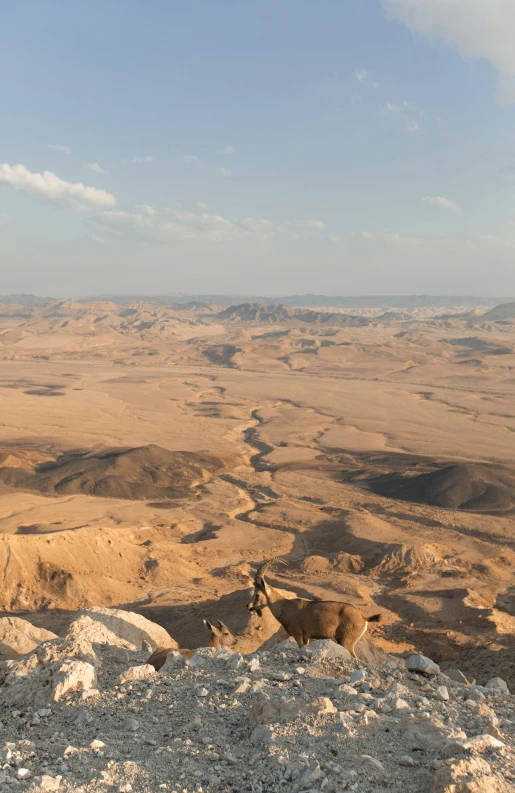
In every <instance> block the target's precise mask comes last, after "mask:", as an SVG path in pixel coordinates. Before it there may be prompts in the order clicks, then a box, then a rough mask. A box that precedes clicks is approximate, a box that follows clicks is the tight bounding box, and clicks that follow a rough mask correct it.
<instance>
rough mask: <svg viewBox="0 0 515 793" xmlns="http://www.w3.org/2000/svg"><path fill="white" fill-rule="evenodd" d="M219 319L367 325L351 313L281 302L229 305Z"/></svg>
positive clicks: (341, 325) (366, 321)
mask: <svg viewBox="0 0 515 793" xmlns="http://www.w3.org/2000/svg"><path fill="white" fill-rule="evenodd" d="M217 319H218V320H220V321H224V320H230V321H233V322H271V323H272V322H273V323H278V322H287V321H288V322H292V321H294V322H297V323H306V324H308V325H322V326H325V325H331V326H336V327H348V326H361V325H368V320H367V319H365V318H364V317H358V316H354V315H351V314H339V313H334V312H330V311H313V310H312V309H307V308H304V309H303V308H291V307H290V306H287V305H285V304H283V303H278V304H276V305H271V306H262V305H260V304H259V303H242V304H241V305H234V306H229V308H226V309H224V310H223V311H221V312H220V313H219V314H217Z"/></svg>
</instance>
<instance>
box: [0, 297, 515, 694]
mask: <svg viewBox="0 0 515 793" xmlns="http://www.w3.org/2000/svg"><path fill="white" fill-rule="evenodd" d="M474 308H475V307H474V306H473V305H471V306H470V308H469V310H464V309H463V307H461V308H460V312H457V311H456V312H454V313H452V312H447V314H446V316H444V317H442V316H441V314H439V312H438V311H437V310H436V309H435V310H434V311H433V312H430V311H429V310H428V311H425V312H418V313H417V312H414V313H413V314H410V313H409V312H405V311H403V312H399V311H389V307H388V306H387V305H385V306H384V307H383V309H382V310H381V311H380V312H379V313H377V312H376V313H375V315H373V312H368V313H369V315H368V316H366V315H365V313H366V312H364V313H363V314H361V315H358V314H357V313H356V312H355V313H354V315H353V316H352V317H350V316H349V315H348V314H346V313H345V312H343V311H341V310H338V311H334V312H332V311H330V310H325V311H324V312H322V311H315V310H312V309H310V310H309V311H308V310H306V309H291V308H287V307H268V308H266V307H259V310H257V309H255V308H253V307H252V306H251V307H250V308H249V307H248V306H244V307H243V308H239V309H233V310H229V309H227V308H221V307H217V306H214V305H211V306H207V307H206V306H201V305H196V304H195V305H192V306H189V307H183V308H181V310H178V309H177V308H175V309H174V308H171V307H169V306H167V305H161V304H160V305H157V304H150V303H146V304H145V303H141V304H131V305H123V306H117V305H114V304H110V303H96V304H95V303H87V304H79V303H73V302H71V301H67V302H64V303H55V304H50V305H49V306H43V307H41V306H32V307H27V306H12V305H9V306H8V305H4V306H2V307H1V309H2V310H1V312H0V397H1V404H2V414H1V420H0V531H1V534H0V570H1V571H2V583H3V586H2V593H1V601H2V602H1V604H0V605H1V608H2V609H3V610H4V612H6V613H11V612H16V613H19V614H20V615H23V616H27V614H28V618H29V619H30V620H31V621H32V622H33V623H34V624H38V625H42V626H44V627H48V628H49V629H51V630H54V629H56V628H59V627H60V626H61V627H62V625H64V624H65V623H66V619H67V613H68V612H69V611H72V610H75V609H76V608H78V607H81V606H85V605H129V604H130V605H131V608H133V609H135V610H139V611H141V613H143V614H145V615H146V616H149V617H150V618H151V619H155V620H157V621H159V622H161V623H162V624H163V625H164V626H165V627H166V628H167V629H168V630H169V631H170V633H171V634H172V635H173V636H174V637H175V638H176V639H177V640H178V641H179V642H180V643H181V644H182V645H183V646H190V647H191V646H195V645H197V644H201V643H202V642H203V641H204V640H205V631H204V629H203V626H202V617H204V616H208V617H209V616H211V617H213V618H216V617H218V618H220V619H223V620H224V621H226V622H227V623H228V624H229V626H230V627H231V629H232V630H233V631H234V632H240V633H241V632H242V631H244V630H246V629H247V630H248V627H249V620H250V617H249V614H248V612H247V611H246V609H245V603H246V600H247V597H248V587H249V580H250V579H249V573H252V569H253V565H254V563H255V562H257V561H261V560H263V559H264V558H268V557H271V556H274V555H279V554H280V555H283V556H284V557H285V558H286V559H287V560H288V561H289V567H288V568H283V567H279V566H278V567H277V568H276V570H275V572H274V573H273V574H272V580H274V581H275V582H276V583H277V584H278V585H280V586H282V587H286V588H287V587H291V588H293V589H295V591H297V592H299V593H302V594H304V595H307V596H313V597H323V598H335V599H343V600H349V601H351V602H353V603H354V604H355V605H357V606H359V607H360V608H362V609H363V611H364V612H365V613H366V614H371V613H374V612H377V611H378V610H379V611H381V612H382V614H383V615H384V624H383V626H381V627H379V628H374V640H375V641H376V642H377V643H378V644H380V645H382V646H383V647H384V648H385V649H388V650H390V651H394V652H404V651H408V650H417V651H426V652H428V653H429V652H430V651H431V650H430V648H431V642H433V641H434V640H435V639H442V640H443V641H444V642H445V645H446V648H447V652H448V655H449V659H450V658H451V657H452V656H453V654H456V655H457V656H458V658H457V660H454V661H451V660H449V661H448V663H449V664H452V665H456V664H458V665H459V666H460V668H461V669H463V670H464V671H467V670H469V671H471V672H472V673H474V674H475V675H476V676H477V677H478V678H479V677H484V676H485V675H487V678H488V677H493V676H494V675H495V674H500V675H501V676H502V677H504V678H505V679H507V680H510V676H511V678H514V677H515V668H514V666H513V663H512V661H511V658H512V656H513V650H514V649H515V585H514V583H513V576H514V572H515V510H514V509H513V506H512V505H513V504H514V503H515V493H514V492H513V482H515V473H514V471H515V436H514V433H515V306H513V304H512V306H511V308H510V307H509V306H508V307H507V306H503V307H502V309H494V310H490V309H489V310H488V311H487V313H486V314H485V315H484V316H483V314H481V313H478V312H477V311H474ZM138 447H146V449H147V451H145V450H141V449H139V450H138V452H137V453H133V452H130V455H129V457H128V458H127V457H123V461H125V462H124V464H123V466H122V467H121V468H120V460H121V459H122V458H120V457H119V455H120V454H122V452H123V453H124V454H125V453H126V452H127V451H128V450H131V449H134V448H138ZM149 448H150V452H149V451H148V449H149ZM185 452H187V453H188V455H187V456H184V454H181V453H185ZM106 453H108V454H111V455H115V457H116V460H114V457H110V458H109V459H108V462H107V463H106V458H105V454H106ZM117 455H118V456H117ZM131 455H132V456H131ZM113 460H114V462H113ZM127 460H129V462H130V465H129V467H128V468H127V465H126V463H127ZM131 461H132V462H131ZM186 463H187V465H186ZM471 464H473V465H471ZM124 466H125V467H124ZM134 466H135V467H134ZM448 469H452V477H451V479H452V482H450V480H449V479H448V478H446V477H448V473H447V472H448ZM442 472H443V473H442ZM165 474H166V476H165ZM113 477H117V479H116V481H115V482H114V484H113V481H114V480H113ZM417 477H418V479H417ZM424 477H425V478H424ZM428 477H429V479H428ZM442 477H443V478H442ZM415 479H416V481H415ZM411 480H413V481H411ZM435 481H436V483H437V484H436V485H435ZM127 483H128V484H127ZM177 483H179V484H177ZM125 485H126V486H125ZM451 491H452V492H451ZM449 493H451V495H449ZM435 494H436V495H435ZM442 494H443V495H442ZM467 494H468V495H467ZM252 620H253V621H254V622H253V623H252V625H253V632H252V631H251V632H250V634H249V635H250V636H251V637H252V641H251V644H252V642H253V643H254V647H258V646H259V645H260V644H262V643H263V642H264V641H265V640H266V639H268V638H269V636H270V635H271V634H272V633H273V632H274V631H275V630H276V628H277V625H276V624H275V623H273V621H272V620H270V619H268V618H265V619H264V620H263V621H262V622H259V619H258V618H257V617H252ZM250 649H252V647H251V648H250ZM435 660H441V659H436V658H435ZM443 666H444V667H445V663H443ZM513 682H515V680H514V681H513Z"/></svg>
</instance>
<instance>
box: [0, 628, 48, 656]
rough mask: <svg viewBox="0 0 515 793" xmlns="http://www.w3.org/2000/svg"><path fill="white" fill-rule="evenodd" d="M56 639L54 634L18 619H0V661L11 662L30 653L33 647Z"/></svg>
mask: <svg viewBox="0 0 515 793" xmlns="http://www.w3.org/2000/svg"><path fill="white" fill-rule="evenodd" d="M50 639H57V636H56V635H55V633H52V632H51V631H46V630H45V629H44V628H37V627H36V626H35V625H31V623H30V622H27V620H22V619H20V618H19V617H2V618H1V619H0V660H2V661H12V660H15V659H17V658H20V657H21V656H22V655H26V654H27V653H30V652H32V650H34V648H35V647H38V645H40V644H42V643H43V642H47V641H49V640H50Z"/></svg>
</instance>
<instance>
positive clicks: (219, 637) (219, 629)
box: [147, 620, 236, 672]
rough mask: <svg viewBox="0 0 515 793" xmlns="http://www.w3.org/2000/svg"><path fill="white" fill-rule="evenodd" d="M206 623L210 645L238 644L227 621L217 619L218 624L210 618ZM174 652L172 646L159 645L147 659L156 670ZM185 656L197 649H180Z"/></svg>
mask: <svg viewBox="0 0 515 793" xmlns="http://www.w3.org/2000/svg"><path fill="white" fill-rule="evenodd" d="M203 622H204V625H205V626H206V628H207V629H208V631H209V632H210V634H211V635H210V637H209V642H208V647H233V646H234V645H235V644H236V637H235V636H233V634H232V633H231V631H230V630H229V628H228V627H227V625H226V624H225V622H222V621H221V620H216V622H217V625H214V624H213V623H212V622H209V620H203ZM171 652H172V648H171V647H158V648H157V649H156V650H154V652H153V653H152V655H151V656H150V658H149V659H148V661H147V664H150V665H151V666H153V667H154V669H155V670H156V672H158V671H159V669H161V667H162V666H164V664H165V663H166V659H167V658H168V655H169V653H171ZM178 652H179V653H180V654H181V655H182V657H183V658H191V656H192V655H194V654H195V653H196V650H178Z"/></svg>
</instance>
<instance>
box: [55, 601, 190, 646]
mask: <svg viewBox="0 0 515 793" xmlns="http://www.w3.org/2000/svg"><path fill="white" fill-rule="evenodd" d="M66 635H67V636H68V637H69V638H73V639H75V638H84V639H87V640H88V641H89V642H91V643H92V644H106V645H110V646H112V647H122V648H124V649H125V650H142V649H143V648H145V647H147V648H148V649H150V650H155V649H156V648H157V647H166V648H168V647H169V648H171V649H173V650H176V649H178V644H177V642H176V641H175V639H172V637H171V636H170V634H169V633H167V631H165V629H164V628H162V627H161V626H160V625H157V624H156V623H155V622H151V621H150V620H147V619H146V618H145V617H142V616H141V615H140V614H135V613H134V612H133V611H122V609H108V608H88V609H82V611H79V612H78V615H77V618H76V619H75V620H74V621H73V622H72V623H71V625H70V627H69V629H68V633H67V634H66Z"/></svg>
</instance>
